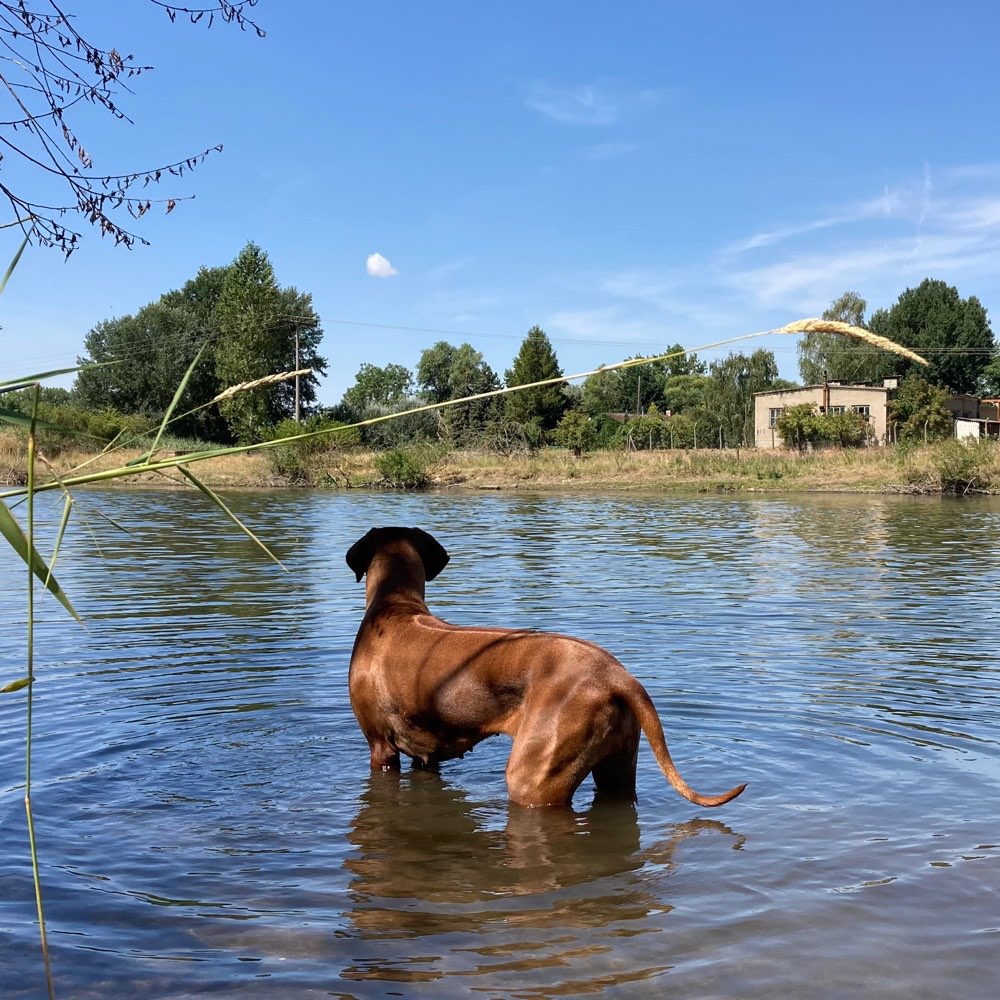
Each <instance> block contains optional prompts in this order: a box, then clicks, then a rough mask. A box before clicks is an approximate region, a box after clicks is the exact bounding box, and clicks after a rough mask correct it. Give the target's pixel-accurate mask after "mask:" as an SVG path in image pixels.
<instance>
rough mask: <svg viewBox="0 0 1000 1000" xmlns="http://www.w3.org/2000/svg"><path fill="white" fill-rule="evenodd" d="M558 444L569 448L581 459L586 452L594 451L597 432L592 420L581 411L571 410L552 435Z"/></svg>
mask: <svg viewBox="0 0 1000 1000" xmlns="http://www.w3.org/2000/svg"><path fill="white" fill-rule="evenodd" d="M552 436H553V438H554V440H555V442H556V444H558V445H560V446H561V447H563V448H569V450H570V451H571V452H573V454H574V455H575V456H576V457H577V458H579V457H580V456H581V455H582V454H583V453H584V452H585V451H593V449H594V446H595V445H596V444H597V431H596V430H595V429H594V425H593V423H592V422H591V420H590V418H589V417H588V416H587V415H586V414H585V413H583V412H582V411H581V410H569V411H567V412H566V413H565V414H564V415H563V418H562V420H560V421H559V423H558V424H557V425H556V429H555V431H553V434H552Z"/></svg>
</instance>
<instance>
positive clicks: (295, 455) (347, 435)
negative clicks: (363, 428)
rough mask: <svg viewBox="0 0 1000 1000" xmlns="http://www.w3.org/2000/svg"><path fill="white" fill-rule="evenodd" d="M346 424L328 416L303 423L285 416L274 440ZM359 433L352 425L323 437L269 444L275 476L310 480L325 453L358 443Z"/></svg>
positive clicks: (303, 481)
mask: <svg viewBox="0 0 1000 1000" xmlns="http://www.w3.org/2000/svg"><path fill="white" fill-rule="evenodd" d="M343 426H344V425H343V424H341V423H339V422H338V421H336V420H330V419H329V418H327V417H322V416H314V417H310V418H309V419H308V420H306V421H305V422H304V423H302V424H297V423H296V422H295V421H294V420H282V421H281V423H280V424H278V426H277V427H275V428H274V431H273V432H272V434H271V440H272V441H276V440H281V439H283V438H291V437H296V436H298V435H299V434H308V433H314V432H316V431H325V430H332V429H333V428H336V427H343ZM359 442H360V435H359V434H358V431H357V428H350V429H348V430H345V431H340V432H338V433H333V434H324V435H322V436H321V437H313V438H306V439H305V440H304V441H290V442H289V443H288V444H287V445H281V446H280V447H277V448H269V449H267V451H266V453H265V454H266V456H267V459H268V463H269V465H270V467H271V471H272V472H273V473H274V474H275V475H276V476H281V477H282V478H283V479H287V480H288V482H290V483H311V482H313V480H314V478H315V475H316V472H317V471H318V470H319V467H320V466H321V465H322V463H323V459H324V457H326V456H327V455H329V454H330V453H331V452H336V451H341V450H344V449H347V448H353V447H357V445H358V444H359Z"/></svg>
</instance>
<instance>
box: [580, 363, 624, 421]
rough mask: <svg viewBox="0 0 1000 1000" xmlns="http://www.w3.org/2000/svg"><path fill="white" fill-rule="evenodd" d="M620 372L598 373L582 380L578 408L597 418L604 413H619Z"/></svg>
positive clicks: (620, 394) (620, 393)
mask: <svg viewBox="0 0 1000 1000" xmlns="http://www.w3.org/2000/svg"><path fill="white" fill-rule="evenodd" d="M621 399H622V389H621V372H620V371H619V370H618V369H612V370H611V371H599V372H597V373H596V374H594V375H589V376H588V377H587V378H586V379H584V382H583V387H582V389H581V391H580V408H581V409H582V410H583V412H584V413H586V414H587V415H588V416H590V417H593V418H597V417H600V416H603V415H604V414H606V413H621V412H623V410H622V407H621Z"/></svg>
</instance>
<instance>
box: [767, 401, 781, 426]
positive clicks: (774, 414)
mask: <svg viewBox="0 0 1000 1000" xmlns="http://www.w3.org/2000/svg"><path fill="white" fill-rule="evenodd" d="M784 412H785V408H784V407H783V406H772V407H771V408H770V409H769V410H768V411H767V414H768V418H767V426H768V427H774V425H775V424H776V423H777V422H778V417H780V416H781V414H782V413H784Z"/></svg>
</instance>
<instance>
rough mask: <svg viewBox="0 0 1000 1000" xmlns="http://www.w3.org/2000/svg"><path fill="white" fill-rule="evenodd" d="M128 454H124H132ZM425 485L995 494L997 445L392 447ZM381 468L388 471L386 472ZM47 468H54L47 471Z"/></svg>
mask: <svg viewBox="0 0 1000 1000" xmlns="http://www.w3.org/2000/svg"><path fill="white" fill-rule="evenodd" d="M133 454H136V455H137V454H138V451H136V452H134V453H126V458H130V457H132V456H133ZM397 458H398V462H397V465H398V464H400V463H402V464H404V465H406V466H407V467H408V468H409V469H410V470H413V471H416V472H417V473H418V478H419V479H423V481H424V483H425V485H426V486H428V487H430V488H450V489H462V488H465V489H499V490H536V489H561V488H566V487H583V488H592V489H615V490H628V489H654V490H668V491H673V490H676V491H699V490H700V491H719V490H722V491H750V492H762V491H763V492H768V491H830V492H837V491H848V492H862V493H928V494H933V493H949V492H951V493H1000V445H998V443H997V442H995V441H981V442H979V443H978V444H973V445H971V446H970V445H964V444H960V443H958V442H957V441H944V442H940V443H937V444H932V445H927V446H920V447H917V446H911V447H902V446H901V447H898V448H871V449H846V450H839V449H831V450H824V451H818V452H813V453H805V454H798V453H796V452H788V451H773V452H772V451H759V452H758V451H739V452H737V451H718V450H711V449H703V450H698V451H682V450H674V451H671V450H662V451H640V452H630V453H626V452H622V451H602V452H594V453H591V454H585V455H583V456H581V457H579V458H576V457H574V456H573V455H572V454H571V453H570V452H568V451H566V450H564V449H557V448H550V449H543V450H541V451H539V452H536V453H533V454H524V455H514V456H510V457H506V456H502V455H497V454H493V453H487V452H464V451H446V450H445V449H443V448H441V447H438V446H434V445H427V446H423V447H415V448H409V449H404V450H403V451H402V452H401V453H397ZM122 461H123V456H122V453H121V452H116V453H115V455H114V456H106V457H97V458H95V457H94V456H93V454H90V453H87V452H83V451H63V452H61V453H60V454H59V455H58V457H57V458H56V459H54V460H53V461H52V467H53V469H54V470H55V473H56V474H58V475H64V474H66V473H67V472H68V470H70V469H73V468H76V467H78V466H80V465H81V464H83V463H88V465H87V468H88V470H98V469H101V468H111V467H114V466H116V465H120V464H121V463H122ZM197 468H198V475H199V477H200V478H201V479H202V480H203V481H204V482H206V483H207V484H209V485H210V486H213V487H222V488H226V487H230V488H232V487H276V486H277V487H280V486H289V487H291V486H299V487H302V486H312V487H320V488H330V489H361V488H392V486H393V485H394V478H393V466H392V464H391V463H389V465H388V466H387V463H386V461H385V456H384V455H380V454H379V453H374V452H367V451H357V450H345V451H336V450H331V451H327V452H321V453H319V454H315V455H310V456H309V458H308V460H307V461H306V462H302V463H295V464H294V467H293V468H289V466H288V463H287V462H285V463H282V462H280V461H276V460H275V456H274V455H273V454H271V453H268V452H254V453H251V454H248V455H226V456H222V457H220V458H217V459H215V458H213V459H208V460H206V461H203V462H199V463H198V466H197ZM387 468H388V474H387ZM50 474H51V473H50ZM24 476H25V456H24V443H23V438H21V437H20V436H19V435H18V434H17V433H16V432H13V431H5V432H2V433H0V480H4V481H6V482H8V483H10V484H16V483H21V482H23V481H24ZM170 481H178V482H179V481H180V476H179V474H177V473H176V472H174V473H171V474H170V478H169V479H168V478H165V477H164V476H163V475H155V474H144V475H141V476H136V477H130V478H128V479H122V480H116V481H115V482H116V483H117V484H119V487H126V486H136V485H165V484H168V483H169V482H170Z"/></svg>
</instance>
